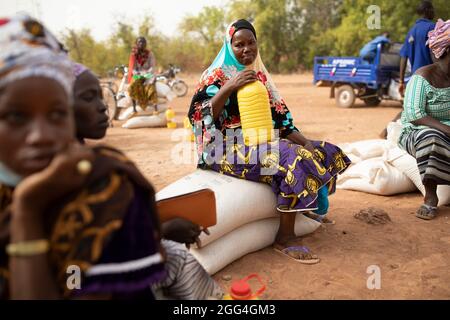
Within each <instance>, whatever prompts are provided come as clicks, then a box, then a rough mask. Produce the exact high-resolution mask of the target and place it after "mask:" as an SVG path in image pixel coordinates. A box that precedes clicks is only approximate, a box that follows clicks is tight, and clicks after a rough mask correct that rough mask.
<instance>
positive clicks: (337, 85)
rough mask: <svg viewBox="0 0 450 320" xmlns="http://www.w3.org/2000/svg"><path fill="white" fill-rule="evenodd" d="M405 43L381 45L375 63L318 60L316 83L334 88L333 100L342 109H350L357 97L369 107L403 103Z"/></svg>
mask: <svg viewBox="0 0 450 320" xmlns="http://www.w3.org/2000/svg"><path fill="white" fill-rule="evenodd" d="M401 46H402V44H400V43H392V44H384V45H383V44H378V46H377V53H376V56H375V58H374V60H373V62H370V63H369V62H368V61H365V60H363V59H362V58H361V57H315V58H314V84H315V85H316V86H319V87H330V88H331V91H330V98H335V99H336V104H337V105H338V106H339V107H343V108H349V107H352V106H353V105H354V103H355V100H356V98H359V99H361V100H363V101H364V103H365V104H366V105H367V106H377V105H379V104H380V102H381V101H382V100H395V101H400V102H401V101H402V97H401V96H400V94H399V92H398V86H399V81H398V76H399V71H400V55H399V52H400V48H401Z"/></svg>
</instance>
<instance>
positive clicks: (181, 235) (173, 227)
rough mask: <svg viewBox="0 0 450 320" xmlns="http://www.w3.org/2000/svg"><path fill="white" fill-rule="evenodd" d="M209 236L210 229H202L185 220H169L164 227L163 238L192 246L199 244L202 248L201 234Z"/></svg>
mask: <svg viewBox="0 0 450 320" xmlns="http://www.w3.org/2000/svg"><path fill="white" fill-rule="evenodd" d="M202 231H203V232H205V233H206V234H209V231H208V229H204V230H203V229H202V228H201V227H200V226H199V225H196V224H195V223H192V222H191V221H189V220H186V219H183V218H175V219H172V220H169V221H167V222H165V223H163V225H162V236H163V238H164V239H167V240H172V241H175V242H179V243H184V244H186V245H190V244H193V243H197V246H198V247H201V242H200V239H199V236H200V234H201V233H202Z"/></svg>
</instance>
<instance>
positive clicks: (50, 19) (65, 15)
mask: <svg viewBox="0 0 450 320" xmlns="http://www.w3.org/2000/svg"><path fill="white" fill-rule="evenodd" d="M227 2H228V0H0V15H1V16H10V15H13V14H15V13H17V12H24V11H25V12H27V13H29V14H31V15H33V16H35V17H37V18H38V19H39V20H41V21H42V22H43V23H44V24H45V25H46V26H47V27H48V28H49V29H50V30H51V31H53V32H54V33H55V34H57V35H58V34H60V33H62V32H64V30H65V29H66V28H68V27H69V28H74V29H81V28H89V29H91V31H92V35H93V36H94V38H95V39H97V40H105V39H106V38H107V37H108V36H109V35H110V34H111V33H112V32H111V31H112V29H113V28H114V21H115V19H117V18H118V17H125V18H126V19H127V20H129V21H133V20H137V19H139V18H140V17H142V16H144V15H145V14H148V13H150V14H152V16H153V17H154V19H155V24H156V28H157V29H158V30H159V31H160V32H162V33H163V34H165V35H167V36H172V35H175V34H176V30H177V26H178V24H179V23H180V22H181V20H182V19H183V17H184V16H186V15H189V14H196V13H197V12H198V11H199V10H201V8H203V7H204V6H212V5H224V4H226V3H227Z"/></svg>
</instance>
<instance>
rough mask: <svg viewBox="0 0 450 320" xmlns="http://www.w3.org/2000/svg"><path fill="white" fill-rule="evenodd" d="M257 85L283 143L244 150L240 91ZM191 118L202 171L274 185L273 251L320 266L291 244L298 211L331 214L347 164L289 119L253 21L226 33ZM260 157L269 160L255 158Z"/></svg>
mask: <svg viewBox="0 0 450 320" xmlns="http://www.w3.org/2000/svg"><path fill="white" fill-rule="evenodd" d="M255 81H260V82H261V83H262V84H263V85H264V86H265V88H266V90H267V94H268V96H269V98H270V109H271V116H272V124H273V128H274V129H276V130H278V132H279V137H280V139H279V140H276V139H275V140H274V141H272V142H268V143H262V144H259V145H246V144H244V143H243V139H242V134H241V133H240V131H239V130H238V129H240V128H241V119H240V112H239V105H238V99H237V91H238V90H239V89H240V88H242V87H244V86H245V85H247V84H250V83H253V82H255ZM189 118H190V120H191V123H192V125H193V129H194V133H195V135H196V142H197V148H198V155H199V167H201V168H205V169H210V170H214V171H217V172H220V173H223V174H226V175H229V176H233V177H238V178H241V179H246V180H251V181H257V182H263V183H267V184H269V185H270V186H271V187H272V190H273V192H274V193H275V194H276V196H277V203H278V204H277V210H278V212H279V214H280V227H279V230H278V233H277V235H276V238H275V244H274V248H275V249H276V250H277V251H279V252H281V253H283V254H285V255H287V256H289V257H291V258H292V257H293V258H295V259H296V260H297V261H299V262H303V263H317V262H319V259H318V258H317V257H316V256H315V255H313V254H312V253H311V252H309V250H308V249H307V248H305V247H295V246H294V247H290V246H289V242H290V241H292V240H294V239H295V238H296V236H295V233H294V225H295V217H296V214H297V213H299V212H307V211H313V210H315V211H316V212H317V213H319V214H325V213H326V212H327V210H328V199H327V198H328V194H331V193H333V192H334V191H335V179H336V176H337V174H338V173H340V172H342V171H344V170H345V169H346V168H347V166H348V165H349V164H350V160H349V159H348V158H347V157H346V156H345V154H344V153H343V152H342V151H341V150H340V149H339V148H338V147H336V146H334V145H332V144H330V143H328V142H325V141H312V140H309V139H307V138H306V137H305V136H304V135H303V134H301V133H300V131H299V130H298V129H297V128H296V127H295V126H294V123H293V118H292V115H291V113H290V112H289V110H288V108H287V107H286V104H285V102H284V100H283V99H282V98H281V96H280V94H279V93H278V90H277V88H276V87H275V84H274V83H273V81H272V79H271V77H270V75H269V73H268V72H267V70H266V68H265V67H264V64H263V63H262V60H261V58H260V55H259V52H258V42H257V37H256V31H255V29H254V27H253V25H252V24H251V23H250V22H248V21H246V20H238V21H236V22H234V23H232V24H231V25H230V26H229V27H228V29H227V31H226V35H225V40H224V44H223V47H222V49H221V51H220V53H219V54H218V56H217V57H216V59H215V60H214V62H213V63H212V65H211V66H210V67H209V68H208V69H207V70H206V71H205V72H204V73H203V75H202V77H201V79H200V83H199V85H198V88H197V90H196V93H195V95H194V97H193V98H192V102H191V106H190V110H189ZM236 141H238V142H236ZM227 142H228V143H227ZM222 150H223V152H221V151H222ZM257 154H259V155H264V156H260V157H258V158H259V159H256V157H257V156H256V155H257ZM268 172H270V173H268Z"/></svg>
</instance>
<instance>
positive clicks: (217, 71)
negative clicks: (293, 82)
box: [199, 19, 284, 109]
mask: <svg viewBox="0 0 450 320" xmlns="http://www.w3.org/2000/svg"><path fill="white" fill-rule="evenodd" d="M242 29H247V30H250V31H251V32H252V33H253V34H254V36H255V39H256V30H255V28H254V27H253V25H252V24H251V23H250V22H248V21H247V20H245V19H240V20H237V21H235V22H233V23H231V24H230V25H229V26H228V28H227V31H226V34H225V38H224V41H223V45H222V48H221V50H220V52H219V54H218V55H217V57H216V58H215V59H214V61H213V63H212V64H211V65H210V66H209V67H208V69H206V70H205V71H204V72H203V74H202V76H201V78H200V83H199V89H200V90H201V89H202V88H204V87H205V86H208V85H210V84H212V83H213V82H214V81H217V80H218V79H223V80H224V81H226V80H228V79H230V78H232V77H233V76H234V75H236V74H237V73H238V72H240V71H243V70H254V71H255V72H256V75H257V77H258V79H259V80H260V81H261V82H262V83H263V84H264V85H265V86H266V88H267V91H268V92H269V97H270V104H271V105H272V106H273V107H275V108H276V109H278V108H281V106H282V104H284V101H283V99H282V97H281V96H280V94H279V92H278V89H277V87H276V86H275V83H274V82H273V80H272V78H271V76H270V74H269V72H268V71H267V69H266V67H265V66H264V63H263V62H262V59H261V56H260V54H259V50H258V55H257V57H256V59H255V61H254V62H253V64H251V65H249V66H245V65H243V64H241V63H240V62H239V61H238V60H237V58H236V56H235V55H234V52H233V49H232V47H231V41H232V39H233V35H234V34H235V33H236V32H237V31H239V30H242ZM208 94H212V92H208Z"/></svg>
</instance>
